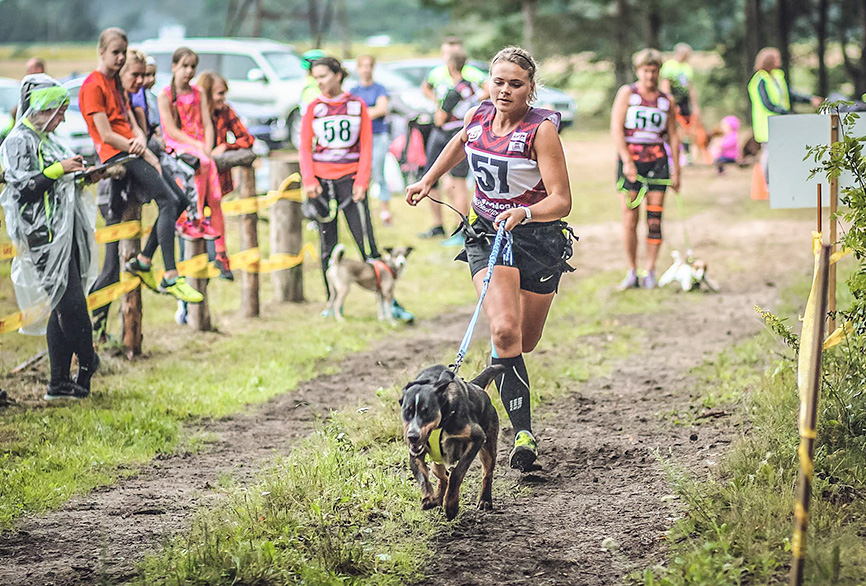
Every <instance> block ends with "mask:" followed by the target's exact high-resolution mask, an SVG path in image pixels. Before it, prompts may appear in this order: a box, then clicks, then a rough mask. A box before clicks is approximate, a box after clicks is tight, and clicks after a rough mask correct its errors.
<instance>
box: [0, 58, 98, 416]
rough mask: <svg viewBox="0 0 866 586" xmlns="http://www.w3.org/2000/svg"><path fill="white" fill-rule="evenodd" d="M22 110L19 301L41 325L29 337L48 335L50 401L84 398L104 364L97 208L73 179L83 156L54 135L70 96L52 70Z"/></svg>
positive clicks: (7, 202)
mask: <svg viewBox="0 0 866 586" xmlns="http://www.w3.org/2000/svg"><path fill="white" fill-rule="evenodd" d="M18 106H19V112H20V113H21V116H20V117H19V120H18V122H17V123H16V125H15V128H13V129H12V132H11V133H10V134H9V137H8V138H7V139H6V141H4V143H3V146H2V148H0V164H2V167H3V169H4V170H5V179H6V186H5V188H4V189H3V192H2V195H0V202H2V205H3V210H4V212H5V214H6V221H7V223H8V225H7V231H8V233H9V236H10V237H11V238H12V241H13V242H14V243H15V245H16V247H17V248H18V254H17V256H16V257H15V258H14V259H13V268H12V282H13V285H14V287H15V296H16V298H17V300H18V304H19V306H20V307H21V310H22V311H24V312H26V313H27V314H28V315H29V316H32V317H36V318H37V320H38V321H37V322H36V323H31V324H29V325H26V326H24V327H22V328H21V333H27V334H32V335H42V334H43V333H45V334H46V335H47V342H48V357H49V362H50V368H51V378H50V381H49V383H48V388H47V390H46V393H45V400H47V401H51V400H55V399H82V398H84V397H86V396H88V395H89V394H90V379H91V377H92V376H93V374H94V372H96V369H97V368H98V367H99V357H98V356H97V355H96V353H95V352H94V350H93V340H92V337H91V333H90V320H89V319H88V315H87V301H86V300H85V298H84V291H85V289H86V288H87V287H88V286H89V284H90V283H91V282H92V281H93V279H94V278H95V277H96V270H97V264H98V259H99V256H98V254H97V251H96V240H95V238H94V224H95V220H96V210H95V209H94V206H93V203H92V200H91V199H90V197H89V196H87V195H85V194H84V193H83V192H82V189H81V187H80V183H79V182H78V181H76V179H75V178H74V177H73V174H74V173H79V172H82V171H84V170H85V168H84V163H83V161H82V159H81V157H80V156H76V155H74V154H73V153H72V151H70V150H69V149H68V148H66V147H65V146H63V145H62V144H61V143H60V142H58V141H57V139H56V138H55V137H54V136H53V134H52V133H53V132H54V130H55V129H56V128H57V126H58V125H59V124H60V123H61V122H63V120H64V116H65V114H66V109H67V108H68V107H69V93H68V92H67V91H66V89H65V88H64V87H63V86H62V85H60V83H59V82H58V81H56V80H54V79H52V78H51V77H49V76H47V75H45V74H44V73H40V74H33V75H27V76H25V77H24V79H23V80H22V82H21V99H20V102H19V104H18ZM45 318H48V319H47V324H46V322H45ZM73 354H74V355H75V356H77V357H78V364H79V367H78V373H77V375H76V377H75V380H72V378H71V377H70V368H71V364H72V356H73Z"/></svg>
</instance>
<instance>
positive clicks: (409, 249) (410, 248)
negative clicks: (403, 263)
mask: <svg viewBox="0 0 866 586" xmlns="http://www.w3.org/2000/svg"><path fill="white" fill-rule="evenodd" d="M413 250H415V247H414V246H410V247H408V248H407V249H406V254H405V255H404V256H409V253H410V252H412V251H413Z"/></svg>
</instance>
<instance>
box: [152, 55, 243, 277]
mask: <svg viewBox="0 0 866 586" xmlns="http://www.w3.org/2000/svg"><path fill="white" fill-rule="evenodd" d="M197 66H198V55H197V54H196V53H195V51H193V50H192V49H190V48H188V47H180V48H179V49H177V50H176V51H175V52H174V55H173V56H172V58H171V83H170V84H169V85H168V86H167V87H166V88H165V89H164V90H163V91H162V92H161V93H160V94H159V96H158V100H159V116H160V121H161V123H162V129H163V135H164V137H165V145H166V147H167V148H170V149H173V150H174V151H176V152H178V153H187V154H188V155H192V156H193V157H194V158H195V159H196V160H197V161H196V164H197V167H198V168H197V169H196V172H195V183H196V191H197V192H198V211H199V217H201V218H204V217H205V214H204V208H205V206H207V207H208V208H210V217H209V218H207V219H205V220H203V223H204V224H205V225H206V224H208V223H209V224H210V225H211V227H213V228H214V229H215V230H216V231H217V232H219V234H220V237H219V238H217V239H216V241H215V246H216V259H215V260H214V264H215V265H216V267H217V268H218V269H219V270H220V272H221V273H222V272H224V271H230V270H231V267H230V266H229V259H228V255H227V254H226V241H225V220H224V219H223V213H222V207H221V201H222V188H221V187H220V180H219V174H218V172H217V166H216V164H215V163H214V160H213V153H212V150H213V144H214V127H213V121H212V120H211V116H210V105H209V100H208V97H207V95H205V94H204V93H203V92H202V91H201V90H200V89H199V88H198V87H196V86H195V85H192V84H191V83H190V82H191V81H192V79H193V77H195V70H196V67H197Z"/></svg>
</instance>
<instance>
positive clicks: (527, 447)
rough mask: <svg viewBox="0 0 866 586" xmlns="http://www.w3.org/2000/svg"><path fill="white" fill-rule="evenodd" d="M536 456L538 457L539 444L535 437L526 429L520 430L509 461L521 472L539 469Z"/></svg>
mask: <svg viewBox="0 0 866 586" xmlns="http://www.w3.org/2000/svg"><path fill="white" fill-rule="evenodd" d="M536 458H538V445H537V443H536V441H535V437H534V436H533V435H532V434H531V433H530V432H528V431H526V430H522V431H518V432H517V436H516V437H515V438H514V449H512V450H511V455H510V456H509V457H508V463H509V464H510V465H511V467H512V468H515V469H517V470H520V471H521V472H531V471H532V470H537V469H538V466H536V465H535V460H536Z"/></svg>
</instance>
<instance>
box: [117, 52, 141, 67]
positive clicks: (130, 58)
mask: <svg viewBox="0 0 866 586" xmlns="http://www.w3.org/2000/svg"><path fill="white" fill-rule="evenodd" d="M130 63H142V64H145V65H146V64H147V55H145V54H144V53H143V52H141V51H139V50H138V49H130V50H128V51H127V52H126V63H124V64H123V66H124V67H126V66H127V65H129V64H130Z"/></svg>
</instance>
